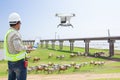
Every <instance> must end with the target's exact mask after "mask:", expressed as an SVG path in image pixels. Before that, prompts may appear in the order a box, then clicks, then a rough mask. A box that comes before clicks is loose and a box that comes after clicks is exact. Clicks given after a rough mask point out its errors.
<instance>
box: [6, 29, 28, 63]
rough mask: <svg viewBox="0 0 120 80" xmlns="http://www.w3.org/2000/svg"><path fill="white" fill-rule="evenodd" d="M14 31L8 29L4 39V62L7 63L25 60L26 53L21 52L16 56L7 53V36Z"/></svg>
mask: <svg viewBox="0 0 120 80" xmlns="http://www.w3.org/2000/svg"><path fill="white" fill-rule="evenodd" d="M13 31H14V30H13V29H9V30H8V31H7V33H6V35H5V39H4V50H5V54H6V56H5V60H7V61H13V62H14V61H18V60H21V59H24V58H25V55H26V51H25V50H23V51H20V52H19V53H17V54H11V53H9V50H8V41H7V36H8V35H9V33H10V32H13Z"/></svg>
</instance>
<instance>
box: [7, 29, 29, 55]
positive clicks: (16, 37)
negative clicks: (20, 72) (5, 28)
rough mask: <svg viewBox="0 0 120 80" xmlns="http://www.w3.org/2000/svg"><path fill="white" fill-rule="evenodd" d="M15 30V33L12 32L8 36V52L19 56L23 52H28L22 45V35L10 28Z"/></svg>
mask: <svg viewBox="0 0 120 80" xmlns="http://www.w3.org/2000/svg"><path fill="white" fill-rule="evenodd" d="M10 29H13V30H14V31H12V32H11V33H10V34H9V35H8V36H7V39H8V40H7V41H8V42H7V43H8V50H9V53H11V54H17V53H19V52H20V51H22V50H27V47H26V46H24V45H23V43H22V39H21V35H20V33H19V32H18V31H17V30H16V29H14V28H12V27H11V28H10Z"/></svg>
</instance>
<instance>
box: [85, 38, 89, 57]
mask: <svg viewBox="0 0 120 80" xmlns="http://www.w3.org/2000/svg"><path fill="white" fill-rule="evenodd" d="M84 42H85V55H89V42H90V40H84Z"/></svg>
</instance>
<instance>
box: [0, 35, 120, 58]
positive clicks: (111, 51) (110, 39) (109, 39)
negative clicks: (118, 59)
mask: <svg viewBox="0 0 120 80" xmlns="http://www.w3.org/2000/svg"><path fill="white" fill-rule="evenodd" d="M102 40H106V41H107V42H108V43H109V56H110V57H111V56H114V43H115V41H116V40H120V36H113V37H112V36H111V37H91V38H69V39H45V40H40V46H41V48H43V47H44V45H45V48H48V44H49V43H50V42H51V44H52V49H55V42H56V41H58V42H59V49H60V50H62V49H63V43H64V41H69V43H70V52H73V51H74V42H75V41H84V43H85V53H86V54H89V43H90V42H91V41H102ZM34 42H35V40H23V43H24V44H25V45H29V44H30V45H33V44H34ZM1 44H3V41H0V45H1Z"/></svg>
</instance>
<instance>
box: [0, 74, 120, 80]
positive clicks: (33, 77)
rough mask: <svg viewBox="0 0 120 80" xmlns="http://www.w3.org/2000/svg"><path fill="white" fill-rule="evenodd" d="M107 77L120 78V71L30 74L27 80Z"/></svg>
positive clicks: (84, 79)
mask: <svg viewBox="0 0 120 80" xmlns="http://www.w3.org/2000/svg"><path fill="white" fill-rule="evenodd" d="M102 78H104V79H107V80H109V78H115V80H120V73H110V74H89V73H84V74H82V73H80V74H78V73H77V74H64V75H63V74H57V75H41V74H39V75H38V74H37V75H28V78H27V80H94V79H102ZM0 80H7V78H5V77H2V78H0Z"/></svg>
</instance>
